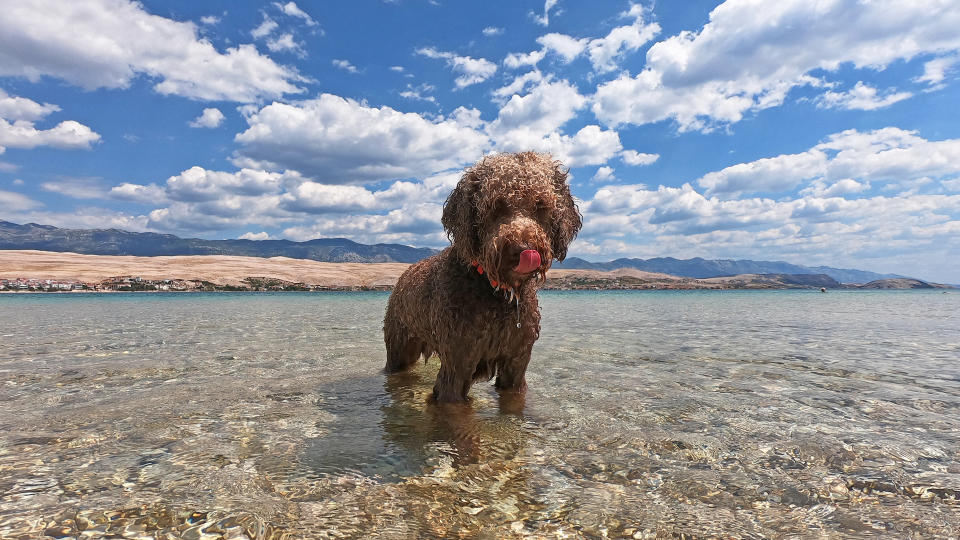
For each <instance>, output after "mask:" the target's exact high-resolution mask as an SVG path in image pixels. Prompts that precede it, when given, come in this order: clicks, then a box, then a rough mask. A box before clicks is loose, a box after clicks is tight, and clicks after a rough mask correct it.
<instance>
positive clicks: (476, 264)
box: [470, 261, 511, 292]
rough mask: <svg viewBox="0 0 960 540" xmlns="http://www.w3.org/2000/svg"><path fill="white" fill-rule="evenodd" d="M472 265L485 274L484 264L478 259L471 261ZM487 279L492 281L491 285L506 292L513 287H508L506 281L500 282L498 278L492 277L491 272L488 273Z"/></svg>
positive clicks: (478, 271)
mask: <svg viewBox="0 0 960 540" xmlns="http://www.w3.org/2000/svg"><path fill="white" fill-rule="evenodd" d="M470 267H471V268H473V269H474V270H476V271H477V273H478V274H480V275H481V276H482V275H483V265H482V264H480V263H479V262H478V261H470ZM487 279H488V280H489V281H490V286H491V287H493V288H494V289H499V290H501V291H504V292H507V291H511V288H510V287H507V284H506V283H498V282H497V280H495V279H493V278H491V277H490V274H487Z"/></svg>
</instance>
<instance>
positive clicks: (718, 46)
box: [593, 0, 960, 131]
mask: <svg viewBox="0 0 960 540" xmlns="http://www.w3.org/2000/svg"><path fill="white" fill-rule="evenodd" d="M958 26H960V10H958V9H956V6H954V5H953V4H952V2H943V1H940V0H921V1H916V2H897V1H894V0H886V1H876V2H860V1H857V0H833V1H830V2H819V3H818V2H807V1H804V0H784V1H782V2H775V3H769V4H764V8H763V9H758V8H757V5H756V3H755V2H753V1H750V0H728V1H726V2H724V3H723V4H721V5H719V6H717V7H716V8H715V9H714V10H713V11H712V12H711V13H710V22H709V23H707V24H706V25H705V26H704V27H703V28H702V29H701V30H700V31H699V32H689V31H684V32H681V33H680V34H677V35H675V36H672V37H670V38H668V39H666V40H664V41H661V42H659V43H656V44H654V45H653V46H652V47H651V48H650V49H649V50H648V51H647V57H646V60H647V62H646V68H645V69H644V70H643V71H641V72H640V73H638V74H637V75H635V76H629V75H626V74H624V75H621V76H620V77H618V78H617V79H615V80H613V81H610V82H607V83H604V84H602V85H600V87H599V88H598V89H597V93H596V96H595V99H594V104H593V112H594V114H596V116H597V118H598V119H600V120H601V121H603V122H605V123H607V124H608V125H614V126H615V125H620V124H648V123H652V122H658V121H661V120H667V119H671V120H673V121H675V122H676V123H677V125H678V127H679V128H680V130H681V131H686V130H709V129H713V128H715V127H716V126H717V125H723V124H731V123H736V122H738V121H740V120H741V119H742V118H743V116H744V115H745V114H747V113H748V112H751V111H756V110H761V109H764V108H768V107H773V106H777V105H779V104H781V103H782V102H783V100H784V99H785V98H786V95H787V93H788V92H789V91H790V90H791V89H793V88H795V87H797V86H803V85H816V84H820V83H819V82H818V80H817V79H814V78H813V77H812V76H811V75H810V73H811V72H814V71H816V70H823V71H826V72H832V71H834V70H836V69H838V68H839V67H840V66H841V65H842V64H851V65H852V66H853V67H854V68H857V69H882V68H884V67H886V66H888V65H890V64H891V63H893V62H895V61H897V60H909V59H912V58H914V57H916V56H919V55H923V54H931V53H938V54H942V53H943V52H945V51H956V50H958V49H960V33H958V32H956V31H955V29H956V28H957V27H958ZM731 58H735V59H736V61H730V59H731ZM860 103H864V102H862V101H861V102H860Z"/></svg>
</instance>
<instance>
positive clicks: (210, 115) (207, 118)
mask: <svg viewBox="0 0 960 540" xmlns="http://www.w3.org/2000/svg"><path fill="white" fill-rule="evenodd" d="M224 118H225V117H224V116H223V113H222V112H220V109H217V108H216V107H209V108H206V109H204V110H203V112H202V113H200V116H198V117H196V118H194V119H193V120H191V121H190V127H194V128H215V127H218V126H220V124H222V123H223V120H224Z"/></svg>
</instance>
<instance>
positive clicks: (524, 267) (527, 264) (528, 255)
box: [513, 249, 540, 274]
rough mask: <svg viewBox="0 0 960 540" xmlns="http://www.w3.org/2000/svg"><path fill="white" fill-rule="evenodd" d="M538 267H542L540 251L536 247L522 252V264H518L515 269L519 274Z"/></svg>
mask: <svg viewBox="0 0 960 540" xmlns="http://www.w3.org/2000/svg"><path fill="white" fill-rule="evenodd" d="M537 268H540V253H539V252H537V250H535V249H527V250H524V251H523V253H521V254H520V264H518V265H517V266H516V268H514V269H513V271H514V272H517V273H519V274H526V273H529V272H533V271H534V270H536V269H537Z"/></svg>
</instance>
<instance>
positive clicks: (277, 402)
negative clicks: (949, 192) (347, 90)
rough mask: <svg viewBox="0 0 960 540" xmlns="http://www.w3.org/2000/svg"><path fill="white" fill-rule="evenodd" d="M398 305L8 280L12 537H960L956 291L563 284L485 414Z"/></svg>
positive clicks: (6, 393)
mask: <svg viewBox="0 0 960 540" xmlns="http://www.w3.org/2000/svg"><path fill="white" fill-rule="evenodd" d="M386 300H387V294H383V293H343V294H338V293H282V294H267V293H254V294H249V293H248V294H244V293H236V294H232V293H211V294H108V295H93V294H59V295H0V407H2V410H0V413H2V414H0V537H2V538H21V537H22V538H37V537H42V536H44V535H46V536H52V537H82V538H102V537H128V538H247V537H251V538H283V537H286V538H329V537H335V538H340V537H346V538H371V537H372V538H433V537H436V538H451V537H470V538H473V537H479V538H510V537H517V538H520V537H534V538H536V537H544V538H555V537H571V538H578V537H582V538H601V537H634V538H658V537H667V538H670V537H710V536H717V537H742V538H763V537H770V538H782V537H878V538H881V537H882V538H890V537H895V538H908V537H913V538H932V537H941V538H956V537H957V536H958V534H960V532H958V531H960V293H957V292H956V291H954V292H952V293H951V294H943V293H942V292H940V291H935V292H921V291H878V292H864V291H849V292H844V291H832V292H830V293H828V294H821V293H819V292H813V291H661V292H593V291H591V292H544V293H541V296H540V303H541V306H542V311H543V332H542V335H541V338H540V341H539V342H538V343H537V345H536V346H535V347H534V357H533V360H532V362H531V364H530V369H529V371H528V374H527V381H528V384H529V386H530V390H529V391H528V393H527V395H526V399H525V402H523V401H519V400H517V399H507V400H500V399H499V398H498V395H497V393H496V392H495V391H494V390H493V388H492V387H491V385H489V384H487V383H478V384H476V385H475V386H474V387H473V390H472V392H471V395H472V396H473V402H472V403H471V404H469V405H462V406H437V405H431V404H428V403H427V396H428V394H429V392H430V390H431V388H432V383H433V378H434V377H435V374H436V371H437V368H438V361H437V360H436V359H435V358H434V359H432V360H430V362H428V363H427V364H426V365H423V364H421V365H419V366H418V367H417V368H416V369H415V370H414V371H413V372H411V373H409V374H406V375H402V376H394V377H390V378H388V377H386V376H384V375H383V374H382V373H381V372H380V369H381V368H382V365H383V362H384V349H383V343H382V332H381V324H382V323H381V321H382V318H383V312H384V308H385V305H386ZM684 535H685V536H684Z"/></svg>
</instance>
